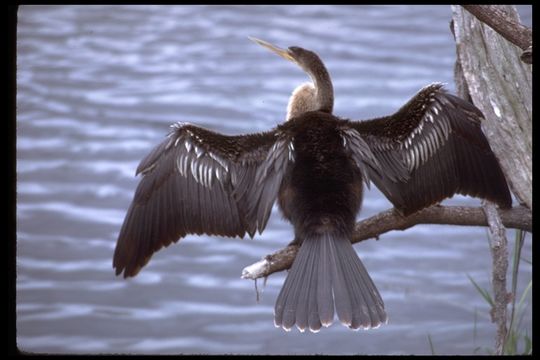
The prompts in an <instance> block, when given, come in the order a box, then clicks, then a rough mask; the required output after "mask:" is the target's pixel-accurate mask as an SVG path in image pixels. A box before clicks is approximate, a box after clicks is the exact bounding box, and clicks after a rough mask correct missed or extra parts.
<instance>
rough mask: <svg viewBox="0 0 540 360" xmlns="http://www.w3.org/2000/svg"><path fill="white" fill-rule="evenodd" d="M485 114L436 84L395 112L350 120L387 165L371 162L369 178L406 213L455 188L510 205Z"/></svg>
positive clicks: (380, 160)
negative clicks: (375, 166)
mask: <svg viewBox="0 0 540 360" xmlns="http://www.w3.org/2000/svg"><path fill="white" fill-rule="evenodd" d="M482 118H483V116H482V113H481V112H480V110H478V109H477V108H476V107H475V106H474V105H472V104H470V103H468V102H466V101H464V100H462V99H460V98H458V97H456V96H453V95H451V94H448V93H446V92H445V91H444V90H443V89H442V85H441V84H431V85H429V86H427V87H425V88H423V89H422V90H420V91H419V92H418V94H416V95H415V96H414V97H413V98H412V99H411V100H410V101H409V102H408V103H407V104H405V105H404V106H403V107H402V108H401V109H400V110H399V111H398V112H396V113H395V114H394V115H391V116H387V117H383V118H378V119H374V120H369V121H362V122H351V123H350V126H351V127H352V128H353V129H355V130H356V131H357V132H358V133H359V134H360V135H361V136H362V138H363V139H364V140H365V141H366V142H367V143H368V145H369V147H370V148H371V151H372V152H373V154H374V156H375V158H376V159H377V160H378V162H379V164H380V166H381V168H382V173H379V172H376V171H373V170H372V169H371V168H368V171H369V177H370V179H371V180H372V181H373V182H374V183H375V185H377V187H378V188H379V189H380V190H381V191H382V192H383V193H384V194H385V195H386V197H387V198H388V199H389V200H390V201H391V202H392V203H393V204H394V206H395V207H396V208H397V209H398V210H399V211H401V212H402V213H403V214H404V215H409V214H411V213H413V212H416V211H418V210H420V209H422V208H425V207H427V206H429V205H432V204H435V203H437V202H440V201H441V200H443V199H445V198H447V197H451V196H452V195H454V194H455V193H460V194H463V195H470V196H475V197H480V198H485V199H488V200H491V201H494V202H496V203H498V204H499V206H501V207H504V208H508V207H510V206H511V203H512V199H511V196H510V192H509V190H508V185H507V183H506V180H505V178H504V175H503V172H502V170H501V168H500V166H499V163H498V162H497V159H496V158H495V155H494V154H493V152H492V151H491V148H490V146H489V143H488V141H487V139H486V137H485V136H484V134H483V132H482V129H481V121H482Z"/></svg>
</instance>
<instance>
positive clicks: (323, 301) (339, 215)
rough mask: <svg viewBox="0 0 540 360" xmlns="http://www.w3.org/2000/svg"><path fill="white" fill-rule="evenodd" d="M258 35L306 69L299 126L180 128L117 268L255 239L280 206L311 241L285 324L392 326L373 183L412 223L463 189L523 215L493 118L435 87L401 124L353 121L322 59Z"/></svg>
mask: <svg viewBox="0 0 540 360" xmlns="http://www.w3.org/2000/svg"><path fill="white" fill-rule="evenodd" d="M252 40H253V41H255V42H257V43H258V44H260V45H262V46H264V47H266V48H268V49H270V50H272V51H274V52H275V53H277V54H279V55H280V56H282V57H284V58H286V59H288V60H291V61H293V62H294V63H296V64H298V65H299V66H300V67H301V68H302V69H303V70H304V71H305V72H306V73H307V74H308V75H309V76H310V77H311V79H312V81H313V83H312V84H311V83H309V84H303V85H301V86H299V87H298V88H297V89H296V90H295V91H294V92H293V95H292V97H291V99H290V101H289V105H288V113H287V121H286V122H285V123H283V124H281V125H278V126H277V127H276V128H275V129H273V130H271V131H268V132H263V133H256V134H247V135H238V136H225V135H222V134H219V133H216V132H213V131H210V130H206V129H203V128H200V127H197V126H194V125H191V124H187V123H178V124H175V125H173V129H172V131H171V132H170V133H169V135H168V136H167V138H166V139H165V140H164V141H163V142H162V143H161V144H159V145H158V146H157V147H155V148H154V149H153V150H152V151H151V152H150V153H149V154H148V155H147V156H146V157H145V158H144V159H143V160H142V161H141V163H140V164H139V167H138V168H137V174H139V173H140V174H142V178H141V181H140V183H139V185H138V186H137V189H136V191H135V195H134V198H133V202H132V203H131V205H130V207H129V210H128V212H127V215H126V218H125V220H124V224H123V225H122V228H121V230H120V234H119V236H118V242H117V245H116V250H115V253H114V261H113V266H114V268H116V274H117V275H119V274H121V273H122V272H123V273H124V277H129V276H135V275H136V274H137V273H138V272H139V271H140V269H141V268H142V267H143V266H144V265H146V263H147V262H148V261H149V259H150V257H151V256H152V254H153V253H155V252H156V251H158V250H159V249H161V248H162V247H163V246H168V245H169V244H171V243H172V242H176V241H178V240H179V239H180V238H182V237H184V236H186V235H187V234H203V233H204V234H209V235H222V236H230V237H234V236H240V237H243V236H244V235H245V234H246V233H247V234H249V236H251V237H253V236H254V235H255V232H256V231H259V233H261V232H262V231H263V230H264V228H265V226H266V223H267V221H268V217H269V216H270V212H271V209H272V205H273V203H274V201H275V200H276V199H277V200H278V204H279V208H280V209H281V212H282V214H283V216H284V217H285V218H286V219H287V220H289V221H290V222H291V223H292V225H293V226H294V232H295V240H294V242H295V243H297V244H301V246H300V249H299V251H298V253H297V256H296V259H295V261H294V263H293V265H292V267H291V269H290V271H289V273H288V275H287V278H286V280H285V283H284V285H283V287H282V289H281V292H280V294H279V296H278V298H277V300H276V305H275V319H274V321H275V324H276V326H280V327H283V328H284V329H286V330H289V329H290V328H291V327H293V326H294V325H295V324H296V326H297V327H298V328H299V329H300V330H301V331H304V330H305V329H306V328H309V329H310V330H311V331H318V330H319V329H320V328H321V326H329V325H330V324H331V323H332V322H333V319H334V311H335V312H336V313H337V316H338V318H339V320H340V321H341V322H342V323H343V324H345V325H347V326H349V327H350V328H352V329H358V328H360V327H363V328H370V327H377V326H379V325H380V324H381V323H384V322H386V320H387V316H386V312H385V310H384V304H383V301H382V299H381V296H380V295H379V292H378V291H377V288H376V287H375V285H374V284H373V282H372V280H371V278H370V276H369V275H368V273H367V271H366V269H365V268H364V266H363V265H362V262H361V261H360V259H359V257H358V255H357V254H356V252H355V251H354V248H353V247H352V245H351V241H350V240H351V236H352V232H353V229H354V224H355V220H356V215H357V214H358V212H359V210H360V207H361V204H362V192H363V183H364V182H365V183H366V184H368V185H369V181H373V182H374V183H375V185H376V186H377V187H378V188H379V189H380V190H381V191H382V192H383V193H384V195H385V196H386V197H387V198H388V199H389V200H390V201H391V202H392V204H393V205H394V206H395V208H396V209H397V210H398V211H400V212H401V213H402V214H403V215H405V216H406V215H408V214H411V213H413V212H415V211H418V210H420V209H422V208H425V207H427V206H429V205H431V204H435V203H437V202H439V201H441V200H443V199H445V198H447V197H450V196H452V195H453V194H455V193H460V194H464V195H470V196H476V197H480V198H485V199H489V200H491V201H494V202H496V203H497V204H499V206H501V207H504V208H508V207H510V206H511V196H510V193H509V190H508V186H507V184H506V180H505V178H504V175H503V173H502V171H501V169H500V167H499V164H498V163H497V159H496V158H495V156H494V155H493V153H492V151H491V148H490V146H489V144H488V141H487V140H486V138H485V136H484V134H483V133H482V130H481V128H480V123H481V120H482V113H481V112H480V111H479V110H478V109H477V108H476V107H475V106H473V105H472V104H470V103H468V102H466V101H464V100H462V99H460V98H458V97H456V96H453V95H450V94H448V93H446V92H445V91H444V90H443V89H442V85H440V84H431V85H428V86H426V87H424V88H423V89H421V90H420V91H419V92H418V93H417V94H416V95H415V96H414V97H413V98H412V99H411V100H410V101H409V102H407V103H406V104H405V105H404V106H403V107H402V108H401V109H399V110H398V111H397V112H396V113H395V114H393V115H391V116H386V117H382V118H377V119H373V120H368V121H351V120H347V119H342V118H339V117H336V116H334V115H332V109H333V104H334V97H333V88H332V82H331V80H330V76H329V74H328V71H327V70H326V68H325V66H324V64H323V63H322V61H321V60H320V59H319V57H318V56H317V55H316V54H315V53H314V52H312V51H309V50H306V49H302V48H300V47H290V48H288V49H287V50H284V49H280V48H278V47H276V46H274V45H271V44H269V43H267V42H264V41H262V40H258V39H252Z"/></svg>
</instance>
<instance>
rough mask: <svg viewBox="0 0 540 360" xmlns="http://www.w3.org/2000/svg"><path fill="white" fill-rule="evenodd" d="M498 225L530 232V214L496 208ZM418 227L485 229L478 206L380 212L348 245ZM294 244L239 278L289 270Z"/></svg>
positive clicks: (359, 225) (362, 225)
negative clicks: (412, 211) (448, 226)
mask: <svg viewBox="0 0 540 360" xmlns="http://www.w3.org/2000/svg"><path fill="white" fill-rule="evenodd" d="M499 214H500V216H501V220H502V223H503V224H504V226H506V227H508V228H514V229H521V230H525V231H529V232H532V211H531V210H529V209H527V208H525V207H523V206H518V207H515V208H512V209H508V210H502V209H499ZM418 224H438V225H464V226H487V225H488V222H487V219H486V215H485V214H484V211H483V210H482V208H481V207H465V206H440V205H434V206H431V207H428V208H426V209H423V210H421V211H418V212H416V213H414V214H412V215H410V216H407V217H403V216H402V215H400V214H399V213H398V212H396V211H395V210H394V209H390V210H386V211H383V212H381V213H379V214H377V215H375V216H372V217H370V218H368V219H365V220H362V221H360V222H358V223H357V224H356V227H355V231H354V233H353V237H352V241H351V242H352V243H353V244H355V243H357V242H360V241H363V240H367V239H371V238H375V239H378V238H379V236H380V235H382V234H384V233H386V232H388V231H392V230H405V229H408V228H410V227H413V226H415V225H418ZM298 248H299V247H298V246H297V245H289V246H287V247H285V248H283V249H281V250H278V251H276V252H274V253H273V254H270V255H266V256H265V257H264V258H263V259H262V260H260V261H258V262H256V263H254V264H252V265H250V266H248V267H246V268H244V269H243V270H242V278H243V279H251V280H255V279H258V278H262V277H267V276H269V275H271V274H273V273H275V272H278V271H282V270H286V269H289V268H290V267H291V265H292V263H293V261H294V258H295V257H296V253H297V252H298Z"/></svg>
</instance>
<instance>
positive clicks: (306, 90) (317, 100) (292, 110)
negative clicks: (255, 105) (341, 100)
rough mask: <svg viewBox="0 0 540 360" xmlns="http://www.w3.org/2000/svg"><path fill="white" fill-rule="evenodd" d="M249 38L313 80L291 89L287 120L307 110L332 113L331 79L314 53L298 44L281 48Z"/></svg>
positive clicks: (332, 94) (332, 93)
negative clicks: (295, 66)
mask: <svg viewBox="0 0 540 360" xmlns="http://www.w3.org/2000/svg"><path fill="white" fill-rule="evenodd" d="M249 39H250V40H251V41H253V42H255V43H257V44H259V45H261V46H262V47H264V48H267V49H268V50H270V51H272V52H274V53H276V54H277V55H279V56H281V57H282V58H284V59H286V60H289V61H292V62H293V63H295V64H297V65H298V66H300V67H301V68H302V70H304V71H305V72H306V73H307V74H308V75H309V77H310V78H311V80H312V81H313V84H309V83H308V84H302V85H300V86H299V87H297V88H296V89H295V90H294V91H293V94H292V96H291V99H290V100H289V105H288V109H287V120H289V119H290V118H291V117H295V116H298V115H301V114H302V113H304V112H307V111H316V110H320V111H325V112H328V113H332V109H333V106H334V92H333V86H332V81H331V80H330V75H329V74H328V71H327V70H326V67H325V66H324V64H323V62H322V61H321V59H320V58H319V56H318V55H317V54H316V53H314V52H313V51H310V50H307V49H304V48H301V47H299V46H291V47H289V48H287V49H282V48H280V47H278V46H275V45H273V44H270V43H269V42H267V41H264V40H260V39H257V38H254V37H249Z"/></svg>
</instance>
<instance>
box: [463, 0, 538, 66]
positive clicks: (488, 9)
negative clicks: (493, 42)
mask: <svg viewBox="0 0 540 360" xmlns="http://www.w3.org/2000/svg"><path fill="white" fill-rule="evenodd" d="M462 6H463V7H464V8H465V9H467V11H469V12H470V13H471V14H473V15H474V16H475V17H476V18H477V19H478V20H480V21H482V22H483V23H485V24H486V25H488V26H489V27H491V28H492V29H493V30H495V31H496V32H498V33H499V34H500V35H501V36H502V37H504V38H505V39H506V40H508V41H510V42H511V43H512V44H514V45H516V46H518V47H519V48H521V50H523V51H524V52H523V54H522V55H521V60H522V61H523V62H525V63H527V64H532V30H531V29H530V28H528V27H527V26H525V25H523V24H521V23H520V22H518V21H516V20H515V19H513V18H512V17H510V16H509V15H508V14H507V13H506V12H505V11H504V10H502V9H500V8H498V7H497V6H494V5H462Z"/></svg>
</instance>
